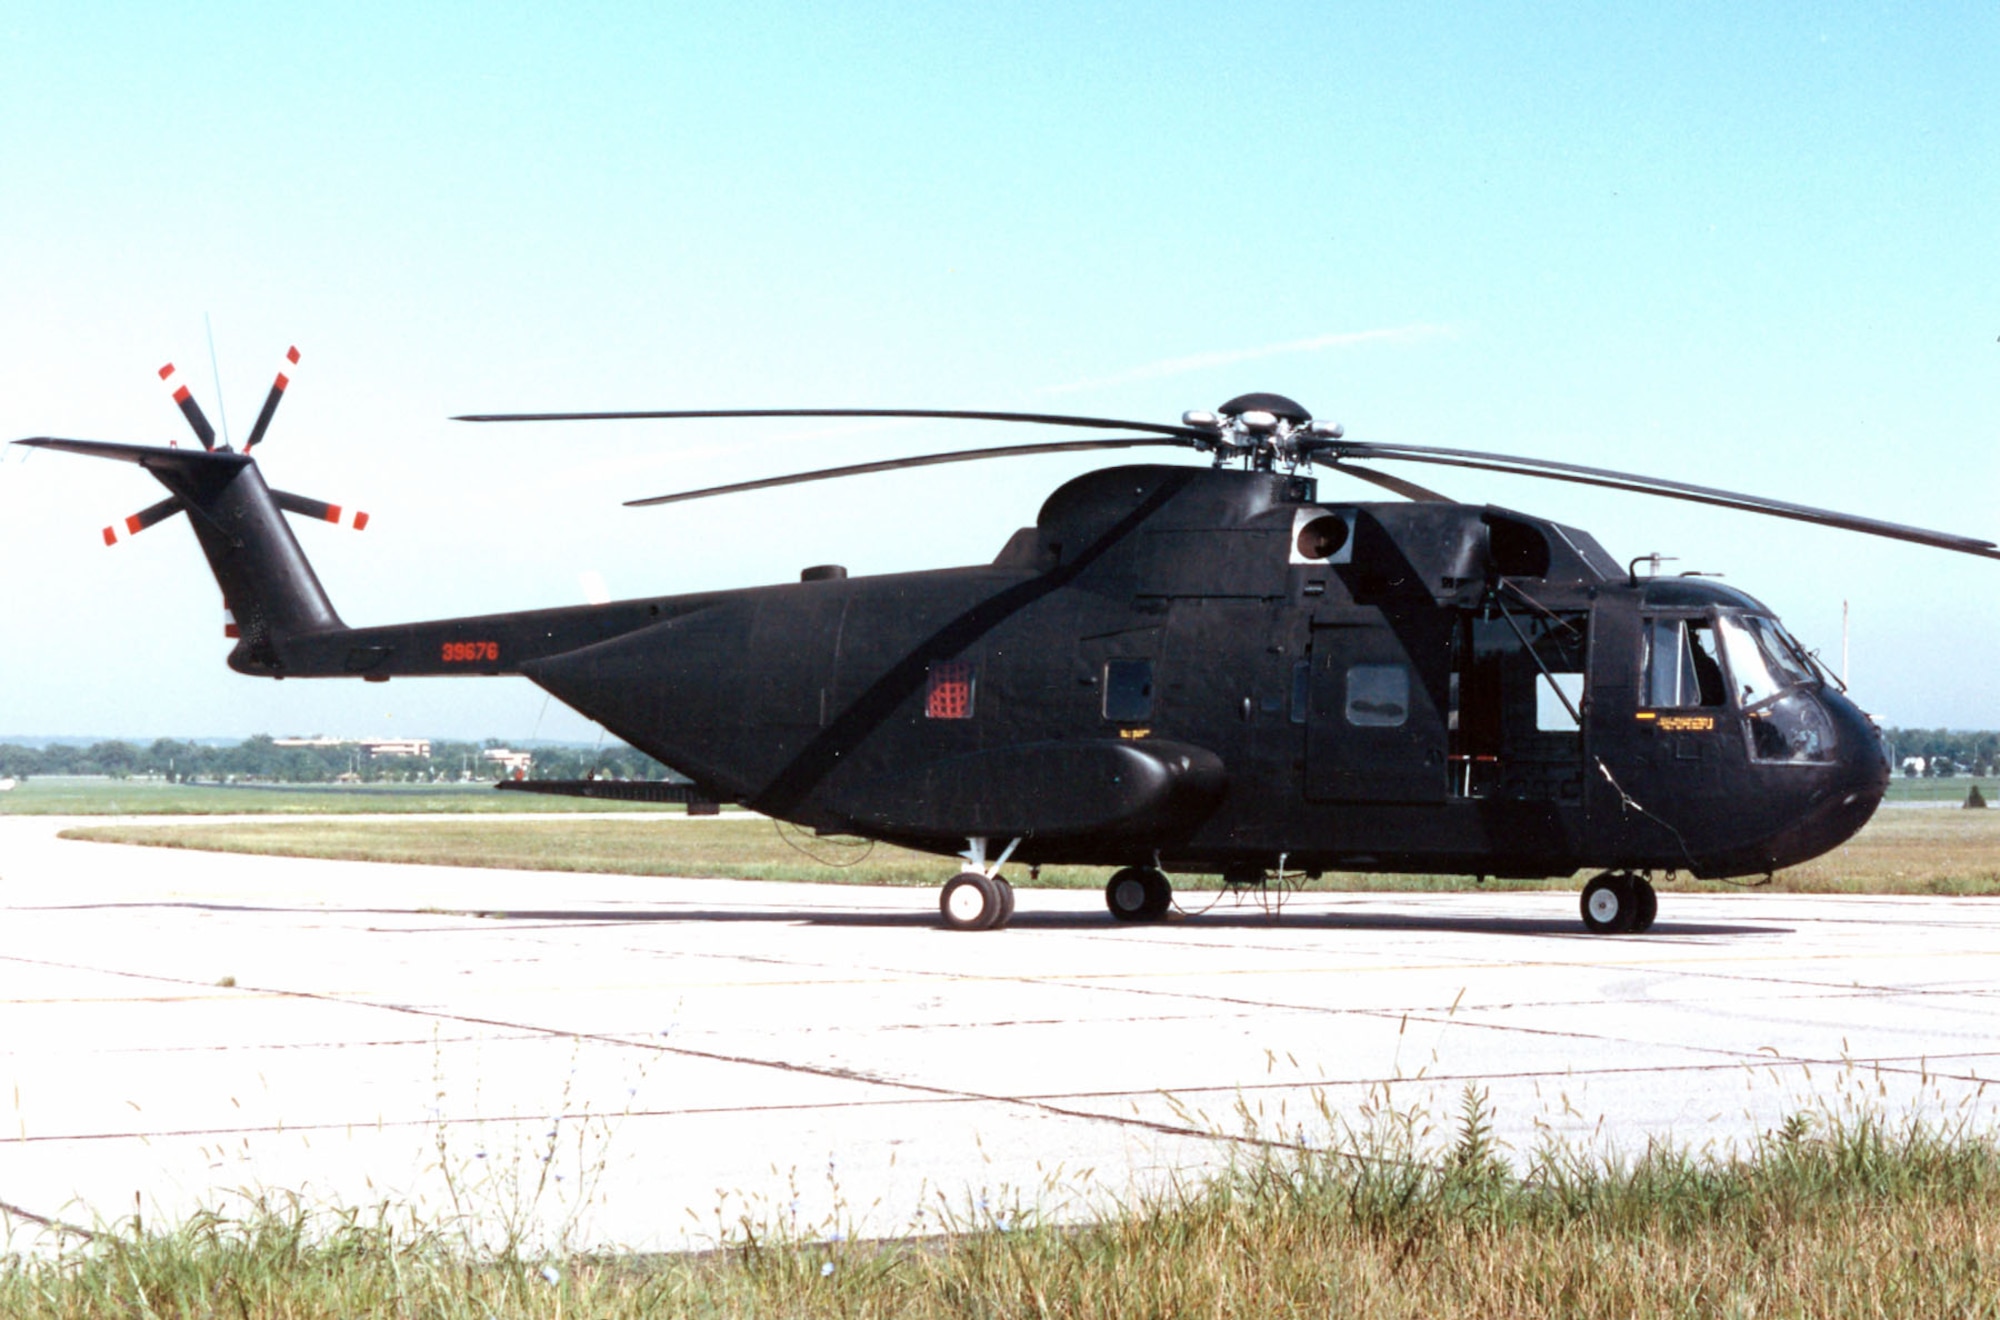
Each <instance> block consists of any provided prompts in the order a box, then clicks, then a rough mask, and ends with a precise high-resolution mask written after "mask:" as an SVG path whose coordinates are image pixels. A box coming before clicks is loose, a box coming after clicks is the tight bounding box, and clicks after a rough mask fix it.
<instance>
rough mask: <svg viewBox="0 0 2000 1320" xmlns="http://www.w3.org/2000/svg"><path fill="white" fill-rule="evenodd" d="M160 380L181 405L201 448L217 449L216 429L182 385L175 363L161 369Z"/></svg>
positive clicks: (182, 411) (183, 414) (182, 412)
mask: <svg viewBox="0 0 2000 1320" xmlns="http://www.w3.org/2000/svg"><path fill="white" fill-rule="evenodd" d="M160 380H161V381H162V382H163V383H164V384H165V385H166V387H167V392H168V393H169V394H171V395H173V396H174V402H175V403H177V404H179V405H180V409H181V416H183V417H185V418H187V424H188V425H189V426H191V427H193V428H194V438H195V439H197V440H199V441H201V447H202V448H203V449H213V448H215V428H214V427H213V426H210V425H209V424H208V417H207V415H206V414H205V413H203V412H202V410H201V405H200V404H198V403H196V402H195V401H194V395H193V394H191V393H189V392H188V387H187V386H186V385H184V384H182V383H181V378H180V373H179V372H177V371H175V370H174V364H173V363H171V362H169V363H167V365H166V366H164V367H161V368H160Z"/></svg>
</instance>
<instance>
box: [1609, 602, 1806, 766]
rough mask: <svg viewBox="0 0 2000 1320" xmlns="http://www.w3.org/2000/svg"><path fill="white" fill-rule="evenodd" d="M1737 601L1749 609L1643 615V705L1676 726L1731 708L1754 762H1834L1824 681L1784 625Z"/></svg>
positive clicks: (1710, 717) (1664, 612) (1751, 604)
mask: <svg viewBox="0 0 2000 1320" xmlns="http://www.w3.org/2000/svg"><path fill="white" fill-rule="evenodd" d="M1742 599H1743V600H1744V601H1745V602H1746V603H1747V604H1748V605H1749V608H1743V607H1737V608H1720V609H1713V610H1704V611H1702V612H1701V613H1699V614H1694V613H1684V612H1681V611H1678V610H1676V611H1673V612H1666V611H1657V612H1655V611H1648V612H1647V613H1646V615H1645V617H1644V618H1643V619H1642V622H1641V655H1642V657H1643V659H1642V668H1643V673H1642V676H1641V686H1640V691H1641V693H1642V694H1643V698H1642V700H1643V705H1644V706H1645V707H1646V708H1647V709H1648V710H1650V711H1652V712H1655V713H1656V716H1657V717H1658V718H1660V719H1663V720H1666V721H1671V722H1674V723H1676V724H1683V723H1684V722H1685V721H1687V720H1690V719H1694V720H1700V719H1703V718H1705V717H1706V718H1709V719H1712V718H1713V717H1712V716H1707V715H1706V713H1707V712H1717V713H1719V712H1721V711H1722V710H1724V709H1727V708H1734V709H1735V710H1736V711H1738V712H1740V713H1741V714H1742V716H1743V719H1744V729H1745V735H1746V737H1747V738H1748V739H1749V751H1750V758H1751V759H1752V760H1753V761H1763V762H1775V763H1786V762H1790V763H1802V764H1817V763H1821V762H1826V761H1831V760H1833V759H1834V753H1835V749H1836V743H1837V738H1836V735H1835V733H1834V725H1833V721H1832V720H1831V719H1830V718H1828V716H1827V713H1826V709H1825V707H1824V706H1823V705H1822V704H1821V703H1820V701H1819V699H1818V697H1817V695H1816V693H1817V691H1818V689H1819V688H1820V687H1821V685H1822V684H1823V683H1824V681H1825V680H1824V677H1823V676H1822V674H1821V672H1820V670H1819V669H1818V667H1817V666H1816V665H1815V663H1814V661H1813V660H1812V658H1811V656H1810V655H1809V654H1808V653H1807V652H1806V650H1805V648H1804V647H1802V646H1800V645H1799V644H1798V642H1797V641H1796V640H1794V639H1793V637H1792V635H1791V634H1790V633H1788V632H1786V631H1785V627H1784V625H1783V624H1781V623H1779V622H1778V620H1777V619H1776V618H1774V617H1773V616H1772V615H1770V614H1768V613H1764V612H1762V607H1761V606H1756V605H1755V604H1754V602H1749V599H1748V598H1747V597H1744V598H1742ZM1707 727H1713V725H1712V723H1711V724H1709V725H1707Z"/></svg>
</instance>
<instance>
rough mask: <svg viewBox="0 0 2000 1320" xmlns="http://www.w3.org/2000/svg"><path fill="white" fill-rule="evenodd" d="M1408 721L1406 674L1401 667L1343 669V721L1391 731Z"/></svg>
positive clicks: (1370, 666)
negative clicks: (1345, 698) (1344, 707)
mask: <svg viewBox="0 0 2000 1320" xmlns="http://www.w3.org/2000/svg"><path fill="white" fill-rule="evenodd" d="M1409 718H1410V671H1409V670H1408V669H1406V668H1404V667H1403V666H1402V665H1352V666H1350V667H1349V668H1348V670H1347V722H1348V723H1349V724H1352V725H1356V726H1358V727H1360V728H1373V729H1392V728H1395V727H1396V726H1397V725H1399V724H1401V723H1403V722H1404V721H1405V720H1407V719H1409Z"/></svg>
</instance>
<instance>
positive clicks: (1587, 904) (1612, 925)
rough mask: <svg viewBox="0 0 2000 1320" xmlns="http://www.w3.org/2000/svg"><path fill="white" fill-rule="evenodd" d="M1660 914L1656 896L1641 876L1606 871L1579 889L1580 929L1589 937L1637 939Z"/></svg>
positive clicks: (1647, 881) (1651, 887) (1648, 881)
mask: <svg viewBox="0 0 2000 1320" xmlns="http://www.w3.org/2000/svg"><path fill="white" fill-rule="evenodd" d="M1659 912H1660V896H1659V895H1658V894H1656V893H1655V892H1653V884H1652V882H1651V881H1650V880H1648V879H1646V877H1645V876H1643V875H1635V874H1633V873H1632V872H1630V871H1606V872H1605V873H1604V874H1603V875H1600V876H1598V877H1597V878H1596V879H1595V880H1592V881H1591V882H1590V883H1589V884H1587V885H1585V886H1584V887H1583V925H1584V929H1586V930H1588V931H1589V932H1590V933H1591V934H1593V935H1638V934H1642V933H1644V932H1645V931H1647V930H1649V929H1650V928H1651V927H1652V925H1653V918H1654V917H1656V916H1658V915H1659Z"/></svg>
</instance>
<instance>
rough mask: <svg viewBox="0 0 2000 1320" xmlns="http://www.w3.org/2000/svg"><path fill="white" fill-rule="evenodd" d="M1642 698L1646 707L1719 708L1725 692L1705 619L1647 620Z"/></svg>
mask: <svg viewBox="0 0 2000 1320" xmlns="http://www.w3.org/2000/svg"><path fill="white" fill-rule="evenodd" d="M1644 637H1645V666H1644V668H1645V677H1644V687H1643V692H1644V697H1645V704H1646V705H1647V706H1649V707H1655V708H1662V707H1673V706H1720V705H1722V704H1723V703H1724V701H1725V700H1726V699H1727V698H1726V692H1727V689H1726V688H1725V687H1724V686H1723V682H1722V665H1721V663H1720V662H1719V661H1718V660H1717V659H1716V649H1715V631H1714V626H1713V625H1712V624H1710V623H1709V621H1708V620H1707V619H1685V618H1683V619H1647V620H1646V621H1645V628H1644Z"/></svg>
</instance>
